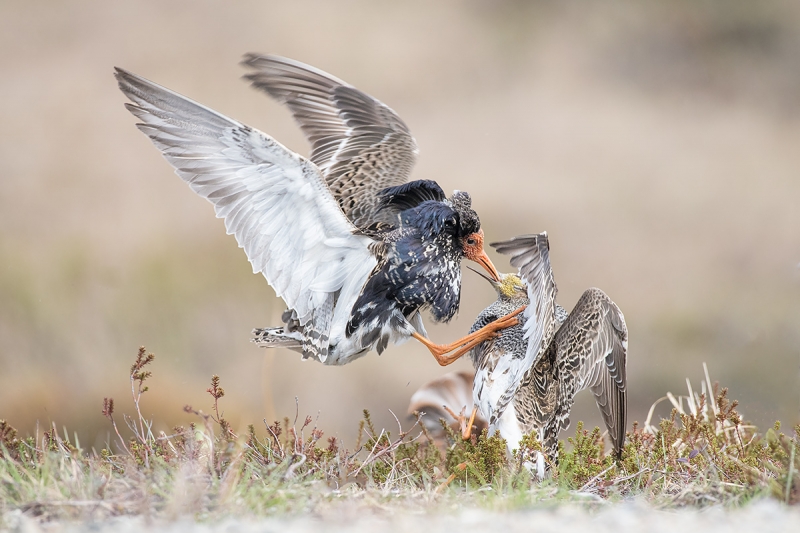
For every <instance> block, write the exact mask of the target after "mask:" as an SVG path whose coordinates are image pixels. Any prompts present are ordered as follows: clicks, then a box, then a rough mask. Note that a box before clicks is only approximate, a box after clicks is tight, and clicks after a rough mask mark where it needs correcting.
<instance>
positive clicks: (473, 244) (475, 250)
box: [461, 230, 500, 282]
mask: <svg viewBox="0 0 800 533" xmlns="http://www.w3.org/2000/svg"><path fill="white" fill-rule="evenodd" d="M461 243H462V246H463V248H464V257H466V258H467V259H469V260H470V261H475V262H476V263H478V264H479V265H481V266H482V267H483V268H485V269H486V272H488V273H489V276H490V277H491V278H492V279H493V280H494V281H498V282H499V281H500V274H499V273H498V272H497V269H496V268H495V267H494V265H493V264H492V260H491V259H489V256H488V255H486V252H485V251H484V250H483V230H480V231H477V232H475V233H472V234H470V235H467V236H466V237H464V238H463V239H462V241H461Z"/></svg>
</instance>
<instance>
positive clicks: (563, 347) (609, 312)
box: [556, 288, 628, 453]
mask: <svg viewBox="0 0 800 533" xmlns="http://www.w3.org/2000/svg"><path fill="white" fill-rule="evenodd" d="M562 339H563V340H562ZM556 344H557V350H558V353H557V356H556V357H557V360H558V362H557V364H558V365H559V366H560V367H562V368H565V369H571V370H574V372H575V373H576V376H575V391H574V392H573V394H577V393H578V392H580V391H582V390H584V389H587V388H588V389H591V391H592V393H593V394H594V398H595V401H596V402H597V407H598V408H599V409H600V413H601V414H602V416H603V422H605V425H606V428H608V435H609V438H610V439H611V443H612V444H613V445H614V451H615V452H616V453H619V452H620V451H621V449H622V445H623V444H624V442H625V428H626V424H627V411H628V409H627V407H628V406H627V399H628V393H627V384H626V382H627V375H626V365H627V352H628V329H627V327H626V325H625V317H624V316H623V314H622V312H621V311H620V309H619V307H617V305H616V304H615V303H614V302H613V301H611V299H610V298H609V297H608V296H607V295H606V294H605V293H604V292H603V291H601V290H600V289H596V288H592V289H588V290H587V291H585V292H584V293H583V295H582V296H581V298H580V300H578V303H577V304H575V308H574V309H573V310H572V312H570V316H569V318H568V319H567V321H566V322H565V323H564V325H563V326H562V327H561V329H560V330H559V331H558V333H557V335H556Z"/></svg>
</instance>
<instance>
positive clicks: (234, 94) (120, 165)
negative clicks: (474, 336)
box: [0, 0, 800, 447]
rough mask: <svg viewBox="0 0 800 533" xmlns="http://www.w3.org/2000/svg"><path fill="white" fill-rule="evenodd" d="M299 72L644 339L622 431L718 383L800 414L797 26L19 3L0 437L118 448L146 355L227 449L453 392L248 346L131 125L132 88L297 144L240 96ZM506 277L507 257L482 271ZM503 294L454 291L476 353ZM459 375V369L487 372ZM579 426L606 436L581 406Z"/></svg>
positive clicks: (636, 344)
mask: <svg viewBox="0 0 800 533" xmlns="http://www.w3.org/2000/svg"><path fill="white" fill-rule="evenodd" d="M245 52H263V53H267V52H274V53H279V54H282V55H286V56H289V57H292V58H295V59H298V60H301V61H304V62H308V63H310V64H312V65H315V66H317V67H319V68H322V69H324V70H327V71H329V72H331V73H333V74H334V75H336V76H338V77H341V78H343V79H345V80H347V81H349V82H350V83H352V84H354V85H356V86H357V87H359V88H360V89H362V90H364V91H366V92H368V93H370V94H372V95H374V96H375V97H377V98H379V99H380V100H382V101H384V102H386V103H387V104H388V105H390V106H391V107H392V108H394V109H395V110H396V111H397V112H398V113H399V114H400V115H401V116H402V117H403V119H404V120H405V121H406V122H407V124H408V125H409V127H410V128H411V130H412V132H413V133H414V135H415V136H416V138H417V141H418V143H419V146H420V149H421V153H420V157H419V163H418V165H417V167H416V169H415V172H414V174H413V177H414V178H417V179H435V180H437V181H438V182H439V183H440V184H441V185H442V187H443V188H444V189H445V190H446V191H448V193H449V192H450V191H452V190H453V189H457V188H458V189H465V190H468V191H470V192H471V193H472V195H473V199H474V206H475V207H476V209H477V210H478V211H479V213H480V215H481V217H482V221H483V227H484V229H485V232H486V235H487V239H488V240H489V241H494V240H499V239H505V238H508V237H511V236H513V235H516V234H520V233H528V232H538V231H542V230H547V231H548V232H549V234H550V238H551V246H552V250H551V255H552V261H553V266H554V269H555V275H556V281H557V282H558V284H559V289H560V302H561V303H562V304H563V305H565V306H566V307H567V308H571V306H572V305H573V304H574V303H575V301H576V300H577V298H578V297H579V295H580V294H581V292H582V291H583V290H584V289H586V288H588V287H590V286H599V287H601V288H602V289H604V290H605V291H606V292H607V293H608V294H609V295H610V296H611V297H612V298H613V299H614V300H615V301H616V302H617V303H618V304H619V305H620V307H621V308H622V310H623V312H624V313H625V316H626V318H627V322H628V327H629V330H630V338H631V340H630V353H629V380H630V404H631V405H630V408H631V413H632V414H631V417H630V420H631V421H633V420H637V419H638V420H640V421H641V420H643V418H644V417H645V415H646V412H647V409H648V408H649V406H650V404H651V403H652V402H653V401H654V400H656V399H657V398H658V397H659V396H662V395H663V394H664V393H665V392H666V391H667V390H671V391H673V392H676V393H677V392H681V391H683V390H685V387H686V386H685V378H686V377H690V378H692V380H693V382H694V383H695V384H697V382H698V380H699V379H700V378H701V376H702V362H703V361H706V362H707V363H708V364H709V367H710V371H711V375H712V378H714V379H718V380H720V381H721V382H722V383H723V384H724V385H727V386H729V387H730V389H731V395H732V396H733V397H734V398H738V399H739V400H741V402H742V411H743V412H744V415H745V416H746V417H747V418H749V419H751V420H753V421H754V422H756V423H758V424H762V425H763V424H771V423H772V421H774V420H775V419H781V420H783V421H784V422H785V423H786V422H795V421H797V420H798V362H799V360H800V329H798V325H800V59H799V58H800V4H798V3H797V2H792V1H789V0H787V1H784V2H757V3H756V2H745V1H723V0H720V1H696V0H684V1H674V2H668V3H663V5H656V4H655V3H648V5H646V6H644V5H640V3H639V2H626V1H612V2H603V3H592V4H591V5H589V3H583V2H569V1H567V2H523V1H518V2H492V1H488V0H486V1H471V2H455V1H451V2H444V1H440V2H421V1H420V2H402V3H400V2H394V3H392V2H373V1H368V0H364V1H347V2H327V1H318V2H303V1H299V2H298V1H293V2H267V1H263V0H258V1H249V2H213V1H199V0H182V1H171V2H164V1H162V0H150V1H137V2H129V3H126V2H106V1H100V0H97V1H73V2H68V3H67V2H27V1H23V0H18V1H12V0H5V1H3V2H1V3H0V94H1V95H2V98H0V162H1V163H0V168H1V169H2V170H0V173H1V174H2V176H0V418H5V419H7V420H9V421H10V422H11V423H12V424H13V425H15V426H16V427H18V428H19V429H20V430H22V431H23V432H24V433H27V432H32V431H35V426H36V422H37V421H38V422H39V423H40V424H42V425H48V424H50V423H51V422H52V421H56V422H57V423H58V424H59V426H62V425H66V426H67V427H68V428H69V430H70V431H75V432H77V434H78V435H79V437H80V439H81V442H82V444H83V445H84V446H98V447H99V446H102V445H103V443H104V442H105V441H106V440H107V439H108V438H109V437H108V431H109V427H108V423H107V422H106V421H105V420H104V419H103V417H102V416H101V414H100V409H101V405H102V399H103V397H104V396H113V397H115V398H116V400H117V411H118V412H119V413H122V412H128V413H130V412H132V405H131V402H130V390H129V383H128V381H127V374H128V368H129V366H130V364H131V362H132V360H133V358H134V356H135V353H136V350H137V347H138V346H139V345H142V344H143V345H145V346H146V347H147V348H148V350H150V351H153V352H155V354H156V357H157V358H156V362H155V364H154V366H153V368H152V370H153V371H154V376H153V378H152V380H151V383H150V385H151V391H150V392H148V393H147V394H146V396H145V398H144V400H143V408H144V414H145V415H146V416H152V417H153V418H154V419H155V420H156V427H157V428H166V427H167V425H172V424H175V423H183V424H186V423H188V422H190V421H192V418H191V417H189V416H188V415H186V414H184V413H183V412H182V410H181V409H182V406H183V405H184V404H187V403H188V404H192V405H193V406H195V407H196V408H201V409H204V410H208V409H209V408H210V405H211V398H210V397H209V396H208V395H207V394H206V392H205V389H206V388H207V387H208V381H209V378H210V376H211V374H219V375H220V376H221V378H222V385H223V387H224V388H225V389H226V391H227V394H226V396H225V398H224V399H223V400H222V407H223V409H224V414H225V416H226V417H228V418H229V419H230V420H231V422H233V423H234V426H235V427H237V428H243V427H244V426H245V425H246V424H248V423H255V424H256V425H257V427H261V428H262V429H263V426H262V425H261V422H260V421H261V420H262V418H264V417H266V418H267V419H269V420H272V419H274V418H275V417H283V416H290V417H294V413H295V400H294V398H295V397H298V398H299V404H300V415H301V417H302V416H303V415H304V414H310V415H312V416H317V413H318V412H319V425H320V427H322V428H323V429H325V430H326V432H327V433H328V434H335V435H338V436H339V437H341V438H343V439H345V441H346V442H347V443H348V444H351V443H352V442H353V440H354V438H355V435H356V429H357V425H358V420H359V418H360V414H361V409H362V408H365V407H366V408H369V409H370V410H372V412H373V413H374V415H375V418H376V419H377V421H378V422H379V423H380V424H382V425H385V426H386V427H388V428H390V429H392V428H394V427H395V423H394V421H393V419H392V418H391V415H390V414H389V411H388V410H389V409H392V410H393V411H394V412H395V413H397V414H398V415H401V414H404V412H405V408H406V406H407V402H408V398H409V397H410V395H411V394H412V393H413V391H414V390H416V388H417V387H418V386H419V385H421V384H422V383H424V382H425V381H427V380H429V379H431V378H433V377H436V376H438V375H440V374H442V373H443V372H444V370H443V369H441V368H439V367H438V366H437V365H436V364H435V362H434V361H433V359H432V358H431V357H430V355H429V354H428V353H427V352H426V351H425V350H423V349H421V347H420V346H419V345H418V344H417V343H413V342H411V343H407V344H405V345H403V346H400V347H394V348H391V349H390V350H389V351H388V352H386V353H384V355H383V356H380V357H379V356H377V355H375V354H371V355H370V356H368V357H366V358H364V359H361V360H359V361H357V362H356V363H353V364H351V365H348V366H345V367H342V368H329V367H324V366H322V365H319V364H315V363H303V362H301V361H300V360H299V356H298V355H296V354H294V353H290V352H271V353H267V352H265V351H263V350H259V349H257V348H256V347H255V346H254V345H252V344H251V343H250V342H249V337H250V330H251V328H253V327H254V326H267V325H275V324H277V322H278V319H279V316H280V312H281V311H282V310H283V306H282V302H281V301H279V300H277V299H276V298H275V295H274V293H273V292H272V290H271V289H270V288H269V286H268V285H267V284H266V282H265V281H264V279H263V278H262V277H260V276H255V275H253V274H252V273H251V269H250V265H249V263H248V262H247V261H246V258H245V256H244V253H243V252H242V251H241V250H239V249H238V248H237V245H236V242H235V240H234V239H233V237H230V236H226V235H225V231H224V227H223V224H222V221H220V220H217V219H215V218H214V216H213V210H212V208H211V206H210V205H209V204H208V203H207V202H206V201H205V200H202V199H200V198H199V197H196V196H195V195H194V194H193V193H192V192H191V191H190V190H189V188H188V187H187V186H186V185H185V184H184V183H182V182H181V180H180V179H178V178H177V177H176V176H175V175H174V174H173V172H172V169H171V167H169V165H168V164H167V163H166V162H165V161H164V160H163V159H162V157H161V156H160V154H159V153H158V151H157V150H156V149H155V148H154V147H153V146H152V145H151V144H150V142H149V141H148V140H147V139H146V138H145V137H144V136H143V135H142V134H141V133H139V132H138V131H137V130H136V128H135V127H134V122H135V120H134V119H133V117H132V116H131V115H129V114H128V113H127V111H125V109H124V108H123V102H124V101H125V99H124V98H123V96H122V94H121V93H120V92H119V91H118V90H117V87H116V83H115V81H114V78H113V76H112V67H113V66H115V65H117V66H122V67H124V68H126V69H129V70H132V71H133V72H136V73H138V74H141V75H143V76H145V77H147V78H149V79H152V80H154V81H156V82H158V83H160V84H163V85H165V86H167V87H169V88H171V89H173V90H176V91H178V92H180V93H183V94H185V95H187V96H189V97H191V98H193V99H196V100H198V101H200V102H202V103H204V104H206V105H208V106H210V107H212V108H214V109H216V110H218V111H220V112H222V113H225V114H228V115H230V116H232V117H235V118H237V119H239V120H241V121H244V122H246V123H248V124H250V125H252V126H255V127H257V128H260V129H262V130H263V131H265V132H267V133H269V134H271V135H273V136H274V137H276V138H277V139H278V140H280V141H281V142H283V143H285V144H287V145H288V146H289V147H290V148H293V149H295V150H297V151H299V152H300V153H303V154H307V153H308V150H307V145H306V143H305V141H304V139H303V138H302V135H301V132H300V130H299V129H298V128H297V127H296V126H295V125H294V123H293V122H292V119H291V117H290V115H289V113H288V111H287V110H286V109H283V108H282V107H281V106H279V105H278V104H276V103H274V102H272V101H271V100H269V99H268V98H267V97H266V96H265V95H263V94H260V93H257V92H255V91H253V90H252V89H250V88H249V87H248V86H247V84H246V83H244V82H243V81H242V80H240V79H239V78H240V76H241V74H242V73H243V69H241V68H240V67H239V66H238V61H239V59H240V57H241V55H242V54H243V53H245ZM490 254H492V257H493V259H494V261H495V262H496V264H497V266H498V268H500V269H501V270H510V268H509V266H508V263H507V262H506V261H505V259H504V258H502V257H501V256H498V255H496V254H493V252H490ZM494 297H495V296H494V293H493V291H492V290H491V289H490V288H489V287H488V285H487V284H486V283H485V282H483V281H481V280H480V279H479V278H478V277H477V276H475V275H474V274H472V273H470V272H469V271H465V274H464V298H463V304H462V309H461V313H460V315H459V317H458V318H457V319H456V320H455V321H454V322H453V323H451V324H450V325H449V326H446V327H432V328H430V329H429V331H430V333H431V336H432V337H433V338H434V339H435V340H436V341H438V342H445V341H450V340H453V339H455V338H457V337H458V336H460V335H462V334H464V333H465V332H466V331H467V330H468V328H469V327H470V325H471V323H472V321H473V318H474V317H475V316H476V315H477V313H478V312H479V311H480V310H481V309H482V308H483V307H485V306H486V305H488V304H489V303H490V302H491V301H493V299H494ZM469 366H470V364H469V362H468V361H466V360H464V361H460V362H459V363H458V364H456V365H454V367H455V368H456V369H461V368H469ZM572 419H573V421H574V420H578V419H584V420H587V422H588V423H590V424H597V423H599V416H597V414H596V409H595V408H594V406H593V405H592V400H591V398H590V397H584V398H582V400H581V401H580V402H579V404H578V406H577V407H576V413H575V414H574V415H573V417H572Z"/></svg>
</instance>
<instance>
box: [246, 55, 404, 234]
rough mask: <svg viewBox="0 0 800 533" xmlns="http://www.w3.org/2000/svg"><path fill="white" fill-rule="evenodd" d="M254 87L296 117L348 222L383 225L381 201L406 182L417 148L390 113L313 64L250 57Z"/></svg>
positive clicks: (251, 78) (256, 56)
mask: <svg viewBox="0 0 800 533" xmlns="http://www.w3.org/2000/svg"><path fill="white" fill-rule="evenodd" d="M243 64H245V65H246V66H248V67H251V68H253V69H254V70H253V72H251V73H249V74H246V75H245V78H246V79H248V80H249V81H250V82H251V83H252V85H253V86H254V87H255V88H257V89H260V90H262V91H265V92H266V93H268V94H269V95H270V96H272V97H273V98H275V99H276V100H278V101H279V102H281V103H284V104H286V105H287V106H288V107H289V109H290V110H291V111H292V114H293V116H294V118H295V120H296V121H297V122H298V123H299V124H300V127H301V129H302V130H303V132H304V133H305V135H306V138H307V139H308V140H309V142H310V143H311V156H310V158H309V159H310V160H311V161H312V162H313V163H314V164H316V165H317V166H318V167H319V169H320V170H321V171H322V174H323V176H324V177H325V181H326V183H327V184H328V187H330V189H331V192H332V194H333V196H334V198H336V200H337V202H338V203H339V205H340V207H341V208H342V210H343V211H344V213H345V214H346V215H347V217H348V218H349V219H350V220H351V221H352V222H353V223H354V224H355V225H356V226H358V227H359V228H361V229H364V228H367V227H368V226H370V225H372V224H374V223H376V222H382V221H383V222H393V220H384V217H385V216H388V215H390V213H381V212H380V209H379V206H378V197H377V194H378V192H379V191H381V190H382V189H384V188H387V187H392V186H396V185H400V184H402V183H405V182H406V180H407V179H408V177H409V175H410V174H411V168H412V167H413V166H414V162H415V161H416V156H417V152H418V151H417V144H416V142H415V141H414V138H413V137H412V136H411V133H410V132H409V130H408V127H407V126H406V125H405V123H404V122H403V121H402V120H401V119H400V117H398V116H397V114H396V113H395V112H394V111H392V110H391V109H390V108H389V107H388V106H386V105H385V104H383V103H381V102H380V101H378V100H376V99H375V98H373V97H371V96H369V95H368V94H366V93H364V92H362V91H360V90H358V89H356V88H355V87H353V86H352V85H349V84H347V83H346V82H344V81H342V80H340V79H338V78H335V77H334V76H331V75H330V74H328V73H326V72H323V71H322V70H319V69H316V68H314V67H311V66H309V65H306V64H303V63H300V62H299V61H293V60H291V59H287V58H284V57H279V56H273V55H266V56H262V55H257V54H247V55H245V57H244V60H243Z"/></svg>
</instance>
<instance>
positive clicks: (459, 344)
mask: <svg viewBox="0 0 800 533" xmlns="http://www.w3.org/2000/svg"><path fill="white" fill-rule="evenodd" d="M525 307H527V306H524V305H523V306H522V307H520V308H519V309H517V310H515V311H513V312H511V313H509V314H507V315H506V316H503V317H500V318H498V319H497V320H495V321H493V322H490V323H489V324H486V325H485V326H483V327H482V328H481V329H479V330H478V331H475V332H472V333H470V334H469V335H467V336H465V337H462V338H461V339H459V340H457V341H455V342H451V343H450V344H435V343H433V342H431V341H430V340H429V339H426V338H425V337H423V336H422V335H420V334H419V333H416V332H414V333H412V334H411V336H412V337H414V338H415V339H417V340H418V341H419V342H421V343H422V344H424V345H425V347H426V348H427V349H428V350H429V351H430V352H431V355H433V357H434V358H435V359H436V362H438V363H439V364H440V365H441V366H447V365H449V364H451V363H453V362H455V361H457V360H458V358H459V357H461V356H462V355H464V354H465V353H467V352H469V351H470V350H471V349H473V348H474V347H475V346H477V345H478V344H480V343H482V342H483V341H485V340H486V339H488V338H491V337H493V336H495V335H496V334H497V332H498V331H500V330H501V329H505V328H509V327H511V326H516V325H517V324H519V319H517V318H516V317H517V315H518V314H519V313H521V312H522V311H523V310H524V309H525ZM453 350H455V351H453ZM450 352H453V353H450Z"/></svg>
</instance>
